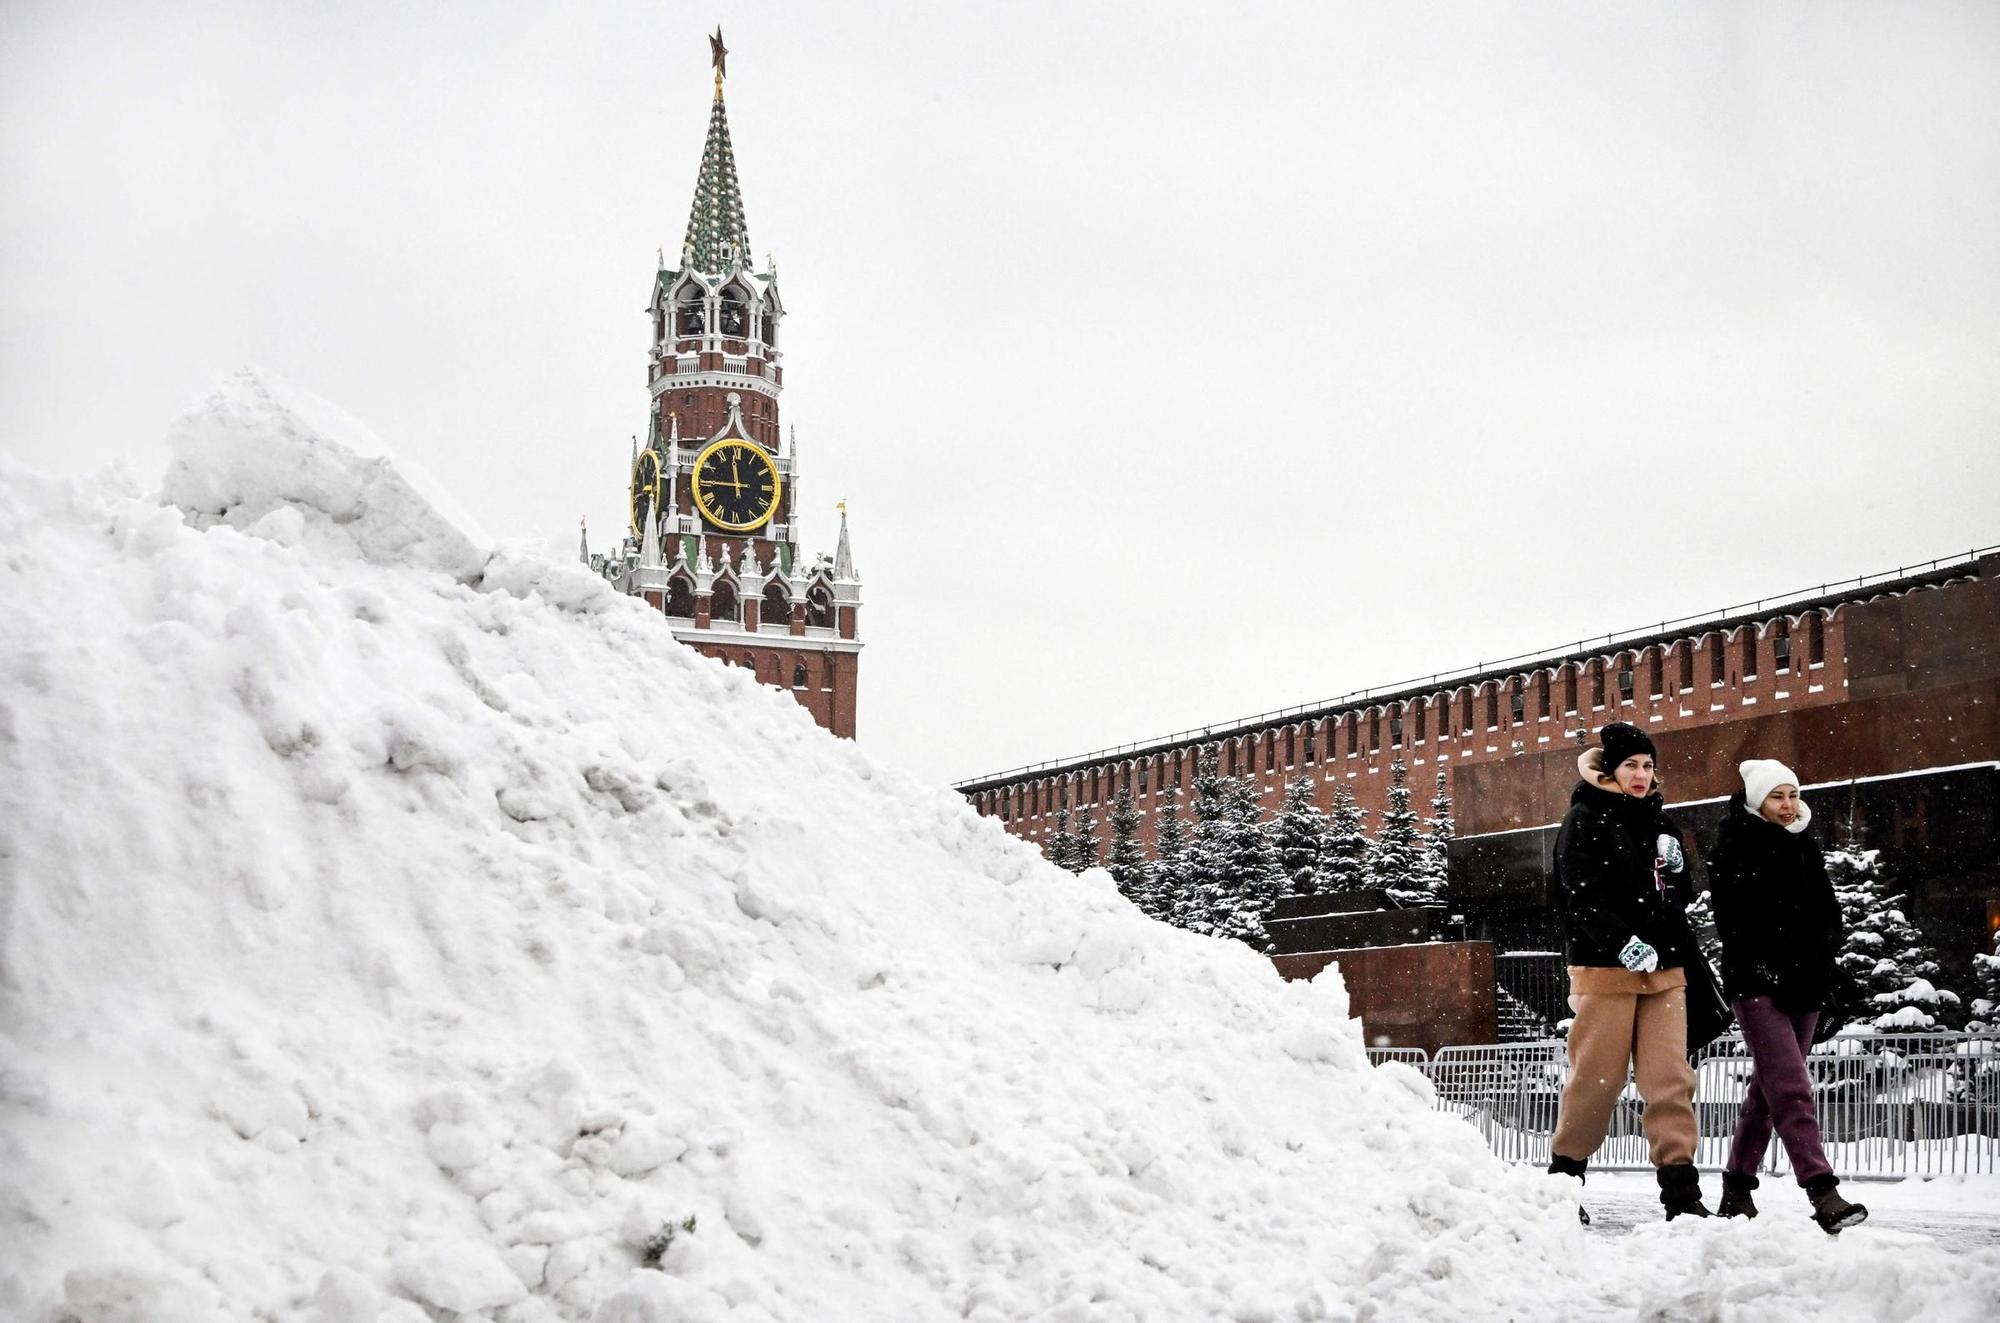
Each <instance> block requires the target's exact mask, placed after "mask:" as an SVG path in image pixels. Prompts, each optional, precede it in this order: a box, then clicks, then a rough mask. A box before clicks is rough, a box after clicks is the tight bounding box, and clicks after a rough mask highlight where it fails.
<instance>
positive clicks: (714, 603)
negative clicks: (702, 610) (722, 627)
mask: <svg viewBox="0 0 2000 1323" xmlns="http://www.w3.org/2000/svg"><path fill="white" fill-rule="evenodd" d="M708 618H709V619H710V620H736V619H738V618H739V613H738V611H737V604H736V585H735V584H733V583H731V582H729V581H728V580H727V579H723V580H720V581H718V582H717V583H716V585H715V591H714V592H713V593H711V594H710V595H709V599H708Z"/></svg>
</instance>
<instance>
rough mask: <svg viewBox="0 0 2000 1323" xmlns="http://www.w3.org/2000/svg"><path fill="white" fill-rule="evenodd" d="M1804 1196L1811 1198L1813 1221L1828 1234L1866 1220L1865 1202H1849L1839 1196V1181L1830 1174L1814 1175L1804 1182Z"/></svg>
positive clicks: (1834, 1234) (1835, 1234) (1866, 1207)
mask: <svg viewBox="0 0 2000 1323" xmlns="http://www.w3.org/2000/svg"><path fill="white" fill-rule="evenodd" d="M1806 1197H1807V1198H1808V1199H1810V1200H1812V1206H1813V1221H1815V1222H1817V1223H1819V1225H1820V1229H1821V1230H1822V1231H1825V1232H1826V1234H1827V1235H1829V1236H1837V1235H1839V1234H1840V1233H1841V1232H1843V1231H1845V1230H1847V1228H1849V1227H1858V1226H1860V1225H1861V1224H1862V1223H1863V1222H1866V1221H1867V1220H1868V1205H1867V1204H1851V1203H1849V1202H1847V1200H1846V1199H1844V1198H1842V1197H1841V1194H1840V1182H1839V1181H1838V1180H1837V1179H1835V1178H1834V1177H1832V1176H1815V1177H1813V1178H1812V1179H1811V1180H1809V1181H1807V1182H1806Z"/></svg>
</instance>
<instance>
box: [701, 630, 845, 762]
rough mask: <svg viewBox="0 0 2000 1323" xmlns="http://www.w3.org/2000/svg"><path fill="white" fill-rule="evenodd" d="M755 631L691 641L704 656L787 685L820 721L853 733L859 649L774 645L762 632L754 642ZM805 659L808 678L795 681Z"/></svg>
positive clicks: (774, 683) (772, 683)
mask: <svg viewBox="0 0 2000 1323" xmlns="http://www.w3.org/2000/svg"><path fill="white" fill-rule="evenodd" d="M752 637H753V636H751V635H747V634H746V635H743V636H741V638H742V641H741V642H737V641H736V640H734V639H723V638H717V639H713V640H711V639H701V640H695V641H689V642H688V646H689V647H691V648H693V649H694V650H695V651H696V652H698V653H700V654H701V655H702V656H704V657H713V658H715V659H716V660H717V661H721V662H727V663H728V664H729V665H731V666H742V667H745V668H746V669H748V670H750V671H752V672H753V673H754V674H755V675H756V677H757V679H758V680H759V681H760V682H762V683H764V684H768V685H770V686H772V687H773V688H777V689H783V690H784V691H785V692H787V693H789V694H790V695H791V696H792V697H793V698H794V699H796V700H798V703H799V705H800V706H801V707H803V708H805V710H806V711H808V712H810V713H812V718H813V720H814V721H816V722H818V723H819V725H820V726H821V727H823V728H824V729H826V730H829V731H831V732H833V733H834V734H835V735H838V736H840V737H842V738H843V739H850V740H851V739H853V738H854V731H855V718H856V712H855V703H856V699H857V697H858V696H859V693H860V669H861V656H860V654H859V653H854V652H833V651H829V650H825V649H821V648H815V647H813V646H812V645H811V644H806V645H804V646H802V647H796V648H788V647H784V646H782V645H775V646H774V645H772V644H770V643H768V642H764V641H761V636H758V637H759V639H760V641H759V642H755V643H753V642H751V641H750V639H751V638H752ZM800 663H803V664H804V666H805V668H806V675H805V683H804V684H803V685H796V684H794V683H793V680H794V678H795V670H794V668H795V667H796V666H797V665H799V664H800Z"/></svg>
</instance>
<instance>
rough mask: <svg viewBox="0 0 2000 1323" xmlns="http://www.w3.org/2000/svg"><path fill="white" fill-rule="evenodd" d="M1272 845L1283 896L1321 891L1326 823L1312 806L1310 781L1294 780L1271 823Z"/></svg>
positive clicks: (1311, 781) (1311, 782) (1307, 894)
mask: <svg viewBox="0 0 2000 1323" xmlns="http://www.w3.org/2000/svg"><path fill="white" fill-rule="evenodd" d="M1271 844H1272V846H1273V848H1275V849H1276V850H1277V852H1278V867H1279V868H1281V869H1282V870H1283V871H1284V874H1285V894H1287V895H1292V896H1310V895H1312V894H1313V893H1315V892H1317V891H1318V890H1319V889H1320V885H1321V881H1322V878H1321V870H1323V869H1324V868H1325V867H1326V846H1327V820H1326V814H1324V813H1322V812H1320V809H1319V805H1318V804H1316V803H1314V802H1313V779H1312V777H1310V776H1297V777H1293V778H1292V780H1291V781H1289V782H1287V783H1286V785H1285V798H1284V801H1283V802H1282V803H1281V804H1279V806H1278V815H1277V816H1276V817H1275V818H1273V819H1271Z"/></svg>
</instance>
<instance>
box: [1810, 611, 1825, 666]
mask: <svg viewBox="0 0 2000 1323" xmlns="http://www.w3.org/2000/svg"><path fill="white" fill-rule="evenodd" d="M1825 660H1826V617H1825V616H1823V615H1821V614H1820V613H1819V612H1817V611H1815V612H1813V613H1812V614H1811V615H1809V616H1807V617H1806V664H1807V665H1808V666H1818V665H1820V664H1821V663H1822V662H1824V661H1825Z"/></svg>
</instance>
